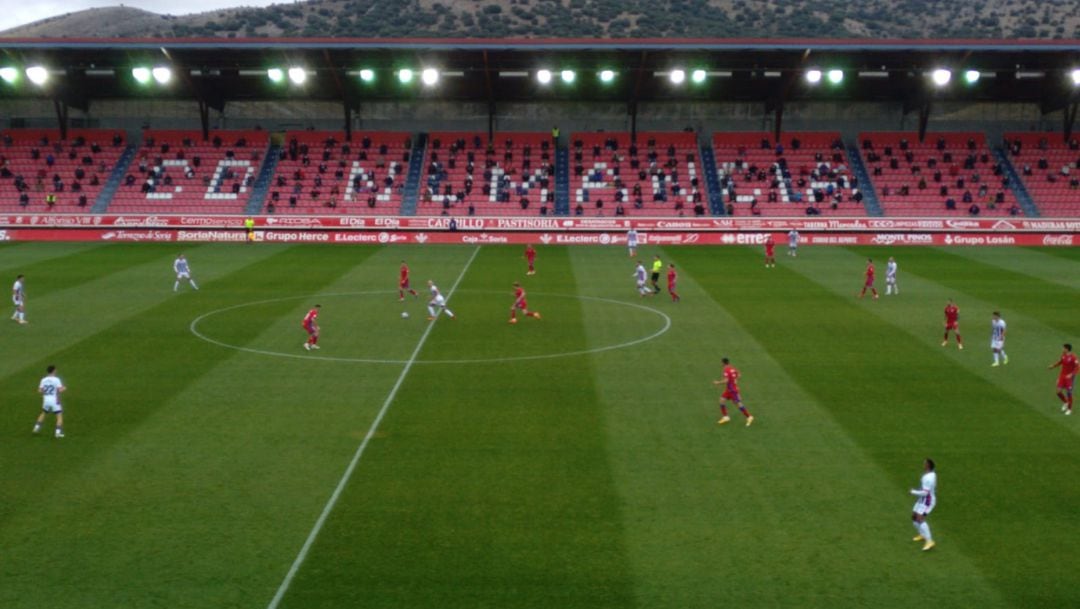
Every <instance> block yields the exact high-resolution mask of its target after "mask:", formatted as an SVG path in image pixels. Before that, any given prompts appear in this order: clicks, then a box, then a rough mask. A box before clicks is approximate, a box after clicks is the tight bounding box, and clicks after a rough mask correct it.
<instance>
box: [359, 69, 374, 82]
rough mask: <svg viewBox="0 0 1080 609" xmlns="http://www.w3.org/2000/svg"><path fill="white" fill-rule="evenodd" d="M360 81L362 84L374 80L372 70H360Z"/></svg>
mask: <svg viewBox="0 0 1080 609" xmlns="http://www.w3.org/2000/svg"><path fill="white" fill-rule="evenodd" d="M360 80H362V81H364V82H371V81H373V80H375V70H372V69H370V68H364V69H363V70H360Z"/></svg>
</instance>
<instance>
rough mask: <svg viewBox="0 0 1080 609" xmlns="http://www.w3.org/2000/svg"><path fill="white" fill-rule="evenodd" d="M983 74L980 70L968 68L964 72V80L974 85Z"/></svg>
mask: <svg viewBox="0 0 1080 609" xmlns="http://www.w3.org/2000/svg"><path fill="white" fill-rule="evenodd" d="M981 76H982V74H980V73H979V71H978V70H967V71H965V72H964V82H966V83H967V84H969V85H973V84H975V83H977V82H979V78H980V77H981Z"/></svg>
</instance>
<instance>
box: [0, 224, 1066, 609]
mask: <svg viewBox="0 0 1080 609" xmlns="http://www.w3.org/2000/svg"><path fill="white" fill-rule="evenodd" d="M778 250H780V251H779V252H778V253H780V254H781V256H780V265H779V268H776V269H769V270H766V269H765V268H763V267H762V265H761V252H760V250H759V249H758V248H741V247H726V248H704V247H696V248H663V249H651V248H645V249H644V250H643V251H642V252H641V254H642V258H643V259H646V260H649V259H651V258H652V255H653V254H655V253H658V254H660V255H661V256H662V258H663V259H664V261H665V263H667V262H674V263H675V264H676V265H677V266H678V268H679V269H680V271H681V279H680V291H681V293H682V296H683V301H682V302H681V303H679V304H673V303H671V302H670V301H669V300H668V299H667V298H666V297H657V298H650V299H646V300H642V299H640V298H638V297H637V295H636V294H635V293H634V289H633V281H632V279H631V273H632V270H633V269H632V264H631V263H630V261H629V260H628V258H627V257H626V252H625V250H624V249H622V248H591V247H571V248H556V247H543V248H540V249H539V257H538V269H539V272H538V274H537V275H535V276H532V277H526V276H525V275H524V260H523V259H522V256H521V249H520V248H517V247H512V248H511V247H490V246H485V247H482V248H476V247H453V246H446V247H433V246H426V247H423V246H416V247H412V246H392V247H387V248H380V247H344V246H330V247H319V246H309V245H302V246H291V247H290V246H261V245H259V246H243V245H240V246H224V245H202V246H193V247H191V248H190V249H188V250H187V251H186V252H185V253H186V254H187V256H188V258H189V260H190V261H191V264H192V268H193V271H194V273H195V277H196V279H197V280H198V281H200V286H201V287H202V290H201V291H198V292H193V291H191V290H190V289H189V288H187V287H186V286H185V287H184V288H182V289H181V292H180V293H178V294H174V293H173V291H172V281H173V279H172V276H171V264H172V259H173V257H174V256H175V254H176V253H177V250H176V248H175V246H156V245H145V244H114V245H101V244H32V243H26V244H4V245H2V246H0V276H3V277H6V278H7V279H6V280H7V281H8V283H10V282H11V281H14V277H15V275H16V274H18V273H24V274H25V275H26V277H27V280H26V288H27V295H28V302H27V318H28V320H29V321H30V323H29V324H28V325H25V326H19V325H17V324H14V323H11V322H7V321H5V323H4V324H2V325H0V343H2V344H3V348H2V351H0V395H2V396H3V398H4V399H3V408H2V410H0V430H2V432H0V471H2V484H0V607H3V608H5V609H17V608H35V609H37V608H45V607H48V608H52V609H68V608H72V609H75V608H78V609H84V608H107V607H110V608H111V607H124V608H151V607H163V608H165V607H167V608H170V609H173V608H187V607H189V608H200V609H201V608H207V607H214V608H219V607H225V608H234V607H235V608H255V609H262V608H266V607H278V606H280V607H282V608H290V609H292V608H304V609H307V608H313V609H314V608H341V607H374V608H378V607H394V608H401V607H432V608H436V607H437V608H440V609H447V608H456V607H460V608H470V609H471V608H481V607H490V608H499V609H503V608H519V607H536V608H553V607H558V608H570V609H572V608H578V607H619V608H622V607H641V608H650V609H651V608H688V607H709V608H712V607H898V608H901V607H903V608H907V607H913V606H932V607H935V608H936V609H943V608H948V607H958V608H959V607H963V608H969V607H980V608H997V607H1018V608H1019V607H1023V608H1029V607H1054V608H1056V607H1067V606H1076V603H1077V600H1078V598H1080V597H1078V591H1080V570H1078V566H1080V524H1078V518H1077V515H1078V514H1080V511H1078V509H1080V508H1078V507H1077V506H1080V442H1078V439H1080V438H1078V436H1080V416H1072V417H1065V416H1063V415H1062V414H1061V413H1060V412H1059V402H1058V401H1057V399H1056V398H1055V397H1054V382H1055V379H1056V372H1054V371H1050V370H1047V369H1046V367H1047V365H1048V364H1050V363H1052V362H1054V361H1056V359H1057V357H1058V355H1059V354H1060V351H1061V344H1062V343H1063V342H1066V341H1069V342H1073V343H1077V344H1078V346H1080V249H1078V248H1073V249H1022V248H1016V249H1006V248H991V249H963V248H950V249H947V250H945V249H935V248H901V249H894V250H885V249H860V248H852V249H845V248H816V249H810V248H804V249H803V251H802V252H801V253H800V255H799V257H798V258H797V259H791V258H788V257H786V256H783V255H782V254H783V248H778ZM868 255H872V256H874V257H875V259H877V261H878V262H879V269H881V273H880V274H881V276H883V274H884V273H883V269H884V259H885V258H886V257H887V256H889V255H895V256H896V257H897V259H898V261H899V264H900V283H901V289H902V290H903V292H902V294H901V295H900V296H898V297H882V298H881V300H877V301H873V300H870V299H867V300H861V301H860V300H857V299H856V298H855V294H856V292H857V291H858V289H859V287H860V286H861V278H862V270H863V266H864V262H865V258H866V257H867V256H868ZM402 258H406V259H407V260H408V261H409V263H410V265H411V267H412V269H413V283H414V287H416V288H417V289H420V290H421V291H422V288H423V283H424V281H425V280H426V279H428V278H432V279H434V280H436V282H437V283H438V284H439V285H440V287H442V289H443V292H444V294H447V295H448V296H449V297H450V308H452V309H453V310H454V311H455V312H456V313H457V315H458V319H457V320H450V319H448V318H440V319H439V320H438V321H436V322H434V324H429V323H428V322H427V321H425V316H426V313H425V311H424V307H423V305H424V303H425V299H423V297H422V298H421V300H418V301H415V300H411V299H409V300H407V301H406V302H405V303H404V306H403V305H402V304H399V303H398V302H397V294H396V279H397V267H398V264H399V263H400V260H401V259H402ZM515 280H521V281H522V282H523V283H524V284H525V286H526V288H527V289H528V290H529V294H530V295H529V301H530V305H531V306H532V307H533V308H535V309H537V310H539V311H540V312H541V313H542V314H543V319H542V320H539V321H537V320H533V319H526V320H524V321H522V322H521V323H519V324H517V325H516V326H510V325H508V324H507V323H506V321H507V314H508V308H509V306H510V303H511V300H512V298H511V296H510V284H511V283H512V282H513V281H515ZM879 287H883V286H881V284H880V283H879ZM949 297H952V298H955V299H956V301H957V302H958V304H959V305H960V308H961V329H962V331H963V334H964V337H965V339H966V345H967V348H966V349H965V350H963V351H958V350H956V348H955V347H954V346H950V348H947V349H946V348H942V347H941V346H940V341H941V322H942V308H943V306H944V304H945V300H946V299H947V298H949ZM316 302H317V303H320V304H322V305H323V308H322V315H321V317H320V322H321V325H322V328H323V336H322V340H321V341H320V344H321V345H322V347H323V348H322V349H321V351H318V352H311V353H308V352H306V351H304V350H303V349H302V348H301V344H302V343H303V341H304V333H303V331H302V330H301V328H300V324H299V322H300V319H301V317H302V316H303V314H304V312H306V311H307V309H308V308H309V307H310V306H311V305H312V304H314V303H316ZM403 308H404V310H407V311H408V312H409V313H410V314H411V316H410V318H408V319H402V318H401V311H402V310H403ZM995 309H999V310H1001V312H1002V314H1003V316H1004V318H1005V319H1006V320H1007V321H1008V323H1009V337H1008V345H1007V351H1008V353H1009V356H1010V363H1009V365H1008V366H1004V367H1000V368H991V367H990V362H991V355H990V350H989V344H988V343H989V321H990V313H991V311H993V310H995ZM193 324H194V328H193ZM193 329H194V331H195V332H193ZM196 332H197V333H198V335H201V336H202V337H204V338H205V339H204V338H200V336H198V335H197V334H196ZM723 356H727V357H730V358H731V359H732V361H733V363H734V364H735V365H736V366H738V367H739V368H740V370H741V371H742V375H743V377H742V382H741V386H742V390H743V396H744V398H745V399H746V403H747V405H748V407H749V408H750V409H751V411H752V412H753V414H754V415H755V417H756V421H755V423H754V425H753V426H752V427H749V428H747V427H745V426H744V425H743V424H742V418H741V416H740V415H739V414H738V412H737V411H734V412H733V413H732V414H733V415H734V416H733V424H731V425H726V426H722V427H721V426H717V425H716V419H717V408H716V399H717V395H718V393H717V391H716V389H715V388H714V387H713V386H712V384H711V381H712V380H713V379H716V378H719V376H720V361H719V360H720V358H721V357H723ZM48 364H56V365H57V366H58V367H59V372H60V375H61V377H62V378H63V380H64V382H65V384H66V385H67V387H68V391H67V393H66V394H65V396H64V397H65V400H64V402H65V411H66V417H67V420H66V425H65V431H66V433H67V437H66V438H64V439H62V440H55V439H53V438H52V437H50V434H42V435H41V436H33V435H32V434H31V433H30V429H31V426H32V423H33V419H34V417H35V416H36V414H37V412H38V409H39V405H40V398H39V397H38V396H37V394H36V387H37V382H38V380H39V378H40V377H41V376H42V374H43V372H44V368H45V366H46V365H48ZM380 413H381V415H382V416H381V418H379V417H380ZM376 421H377V425H376ZM49 429H50V430H51V426H50V428H49ZM361 447H363V450H362V452H360V449H361ZM927 456H930V457H933V458H934V459H935V460H936V461H937V464H938V473H939V505H938V508H937V509H936V510H935V511H934V513H933V514H932V516H931V517H930V523H931V526H932V528H933V531H934V534H935V537H936V538H937V542H938V546H937V548H936V549H934V550H933V551H932V552H926V553H924V552H921V551H920V546H919V544H917V543H914V542H912V541H911V537H912V535H913V534H914V531H913V529H912V527H911V525H910V522H909V515H910V509H911V505H912V503H913V498H912V497H911V496H910V495H909V494H908V489H909V488H911V487H913V486H916V485H917V484H918V480H919V475H920V473H921V465H922V460H923V459H924V458H925V457H927ZM350 464H354V465H355V468H354V469H352V470H349V469H348V468H349V467H350ZM347 472H348V473H347ZM328 507H329V509H327V508H328ZM321 515H325V517H324V518H323V517H321ZM316 527H317V529H318V534H317V535H316V536H314V537H313V543H311V544H310V545H305V542H306V540H308V539H309V536H310V535H311V533H312V531H313V529H314V528H316ZM301 554H302V558H303V560H302V561H298V556H300V555H301ZM294 563H298V569H297V570H296V571H295V572H294V573H290V567H291V566H292V565H294ZM279 591H281V593H282V594H281V595H280V597H277V598H276V600H275V595H276V594H277V593H278V592H279ZM279 601H280V602H279Z"/></svg>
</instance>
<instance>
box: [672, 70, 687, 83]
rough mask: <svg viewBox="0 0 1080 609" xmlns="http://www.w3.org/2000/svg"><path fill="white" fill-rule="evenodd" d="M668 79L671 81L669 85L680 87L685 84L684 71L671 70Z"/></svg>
mask: <svg viewBox="0 0 1080 609" xmlns="http://www.w3.org/2000/svg"><path fill="white" fill-rule="evenodd" d="M668 78H670V79H671V84H673V85H681V84H683V83H684V82H686V72H685V71H684V70H672V71H670V72H668Z"/></svg>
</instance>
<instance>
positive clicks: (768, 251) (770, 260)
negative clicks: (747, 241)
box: [765, 235, 776, 268]
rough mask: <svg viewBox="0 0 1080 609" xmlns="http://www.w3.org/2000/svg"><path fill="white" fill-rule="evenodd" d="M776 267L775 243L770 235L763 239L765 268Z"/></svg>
mask: <svg viewBox="0 0 1080 609" xmlns="http://www.w3.org/2000/svg"><path fill="white" fill-rule="evenodd" d="M769 267H773V268H775V267H776V242H775V241H773V238H772V235H769V236H768V237H767V238H766V239H765V268H769Z"/></svg>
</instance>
